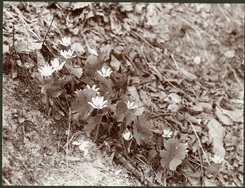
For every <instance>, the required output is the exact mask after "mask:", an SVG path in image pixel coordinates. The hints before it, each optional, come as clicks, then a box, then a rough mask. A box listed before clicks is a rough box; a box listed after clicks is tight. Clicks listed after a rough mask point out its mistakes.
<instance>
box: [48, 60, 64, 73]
mask: <svg viewBox="0 0 245 188" xmlns="http://www.w3.org/2000/svg"><path fill="white" fill-rule="evenodd" d="M65 63H66V62H65V61H64V62H62V63H61V64H60V63H59V60H58V59H57V58H55V59H54V60H51V65H52V67H53V69H54V70H55V71H59V70H61V69H62V68H63V66H64V64H65Z"/></svg>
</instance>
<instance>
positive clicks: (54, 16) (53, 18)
mask: <svg viewBox="0 0 245 188" xmlns="http://www.w3.org/2000/svg"><path fill="white" fill-rule="evenodd" d="M54 18H55V16H54V15H53V18H52V21H51V23H50V25H49V28H48V30H47V32H46V34H45V37H44V39H43V43H42V46H43V44H44V42H45V40H46V38H47V36H48V33H49V30H50V28H51V26H52V23H53V21H54Z"/></svg>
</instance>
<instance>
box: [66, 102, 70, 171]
mask: <svg viewBox="0 0 245 188" xmlns="http://www.w3.org/2000/svg"><path fill="white" fill-rule="evenodd" d="M70 129H71V107H70V108H69V116H68V132H67V143H69V136H70ZM68 154H69V144H67V146H66V166H68V156H69V155H68Z"/></svg>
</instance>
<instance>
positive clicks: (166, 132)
mask: <svg viewBox="0 0 245 188" xmlns="http://www.w3.org/2000/svg"><path fill="white" fill-rule="evenodd" d="M172 134H173V132H172V131H170V130H168V129H164V130H163V135H162V136H163V137H165V138H170V137H171V136H172Z"/></svg>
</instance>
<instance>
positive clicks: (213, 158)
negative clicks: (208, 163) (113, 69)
mask: <svg viewBox="0 0 245 188" xmlns="http://www.w3.org/2000/svg"><path fill="white" fill-rule="evenodd" d="M211 159H212V161H213V162H215V163H221V162H222V161H223V160H224V158H223V157H221V156H219V155H216V154H215V155H214V156H213V157H211Z"/></svg>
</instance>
